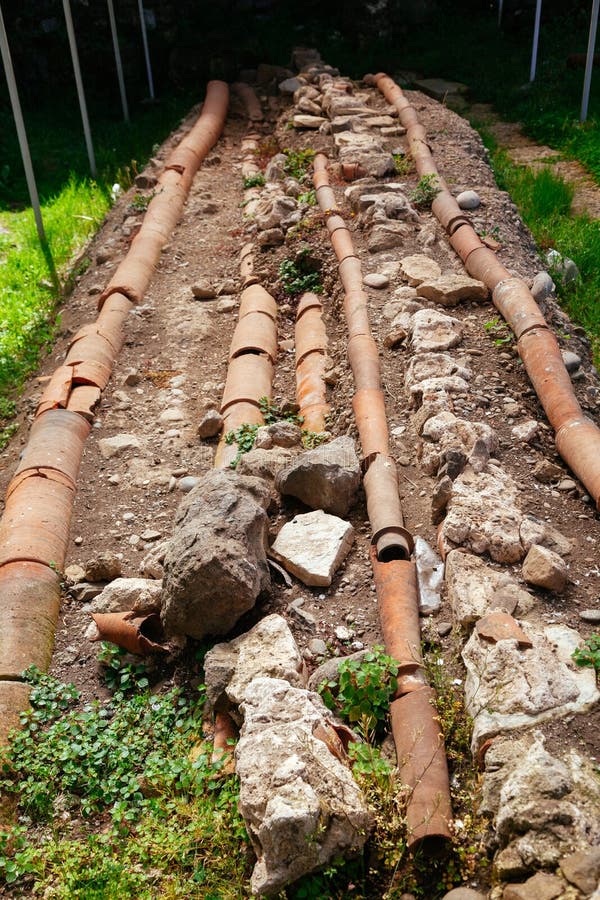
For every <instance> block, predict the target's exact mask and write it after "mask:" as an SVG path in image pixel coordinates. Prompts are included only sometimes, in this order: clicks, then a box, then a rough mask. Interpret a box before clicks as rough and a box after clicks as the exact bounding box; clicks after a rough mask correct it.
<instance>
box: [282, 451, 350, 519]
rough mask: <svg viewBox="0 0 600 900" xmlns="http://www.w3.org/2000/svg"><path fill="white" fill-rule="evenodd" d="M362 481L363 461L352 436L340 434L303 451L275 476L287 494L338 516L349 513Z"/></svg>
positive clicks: (313, 507)
mask: <svg viewBox="0 0 600 900" xmlns="http://www.w3.org/2000/svg"><path fill="white" fill-rule="evenodd" d="M359 485H360V464H359V461H358V457H357V455H356V449H355V446H354V441H353V440H352V438H350V437H340V438H336V439H335V440H334V441H330V442H329V443H326V444H321V445H320V446H319V447H315V449H314V450H307V451H306V452H305V453H301V454H300V456H298V457H297V458H296V459H295V460H294V461H293V462H291V463H290V464H289V465H288V466H286V468H285V469H282V470H281V471H280V472H279V473H278V475H277V478H276V480H275V486H276V488H277V490H278V491H280V492H281V493H282V494H283V495H287V496H292V497H296V498H297V499H298V500H301V501H302V503H305V504H306V505H307V506H309V507H310V508H311V509H323V510H325V512H328V513H333V515H336V516H344V515H346V513H347V512H348V510H349V509H350V507H351V506H352V504H353V503H354V500H355V498H356V492H357V490H358V487H359Z"/></svg>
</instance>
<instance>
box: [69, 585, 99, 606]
mask: <svg viewBox="0 0 600 900" xmlns="http://www.w3.org/2000/svg"><path fill="white" fill-rule="evenodd" d="M105 587H106V584H105V583H104V582H103V581H101V582H98V583H93V582H89V581H80V582H78V584H74V585H73V586H72V587H71V588H69V593H70V595H71V596H72V597H73V598H74V599H75V600H77V601H78V602H79V603H89V602H90V601H91V600H94V599H95V598H96V597H98V595H99V594H101V593H102V591H103V590H104V588H105Z"/></svg>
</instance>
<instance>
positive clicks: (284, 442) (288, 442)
mask: <svg viewBox="0 0 600 900" xmlns="http://www.w3.org/2000/svg"><path fill="white" fill-rule="evenodd" d="M267 429H268V434H269V437H270V438H271V441H272V443H273V446H275V447H286V448H290V447H299V446H300V445H301V444H302V429H301V428H300V426H299V425H295V424H294V423H293V422H273V424H272V425H267Z"/></svg>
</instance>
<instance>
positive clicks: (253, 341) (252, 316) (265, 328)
mask: <svg viewBox="0 0 600 900" xmlns="http://www.w3.org/2000/svg"><path fill="white" fill-rule="evenodd" d="M244 353H264V354H266V355H267V356H268V357H269V359H270V360H271V362H272V363H274V362H275V360H276V359H277V328H276V325H275V323H274V321H273V319H272V318H271V317H270V316H269V315H265V314H264V313H262V312H251V313H247V314H246V315H245V316H243V317H242V318H240V320H239V321H238V324H237V326H236V329H235V331H234V333H233V338H232V340H231V346H230V348H229V358H230V359H235V358H236V357H238V356H242V355H243V354H244Z"/></svg>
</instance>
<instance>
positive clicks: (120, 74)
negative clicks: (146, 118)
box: [107, 0, 129, 122]
mask: <svg viewBox="0 0 600 900" xmlns="http://www.w3.org/2000/svg"><path fill="white" fill-rule="evenodd" d="M107 3H108V20H109V22H110V33H111V35H112V42H113V48H114V51H115V64H116V66H117V79H118V82H119V92H120V94H121V106H122V107H123V118H124V119H125V121H126V122H129V107H128V106H127V94H126V92H125V79H124V78H123V65H122V63H121V51H120V50H119V36H118V34H117V22H116V20H115V8H114V6H113V0H107Z"/></svg>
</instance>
